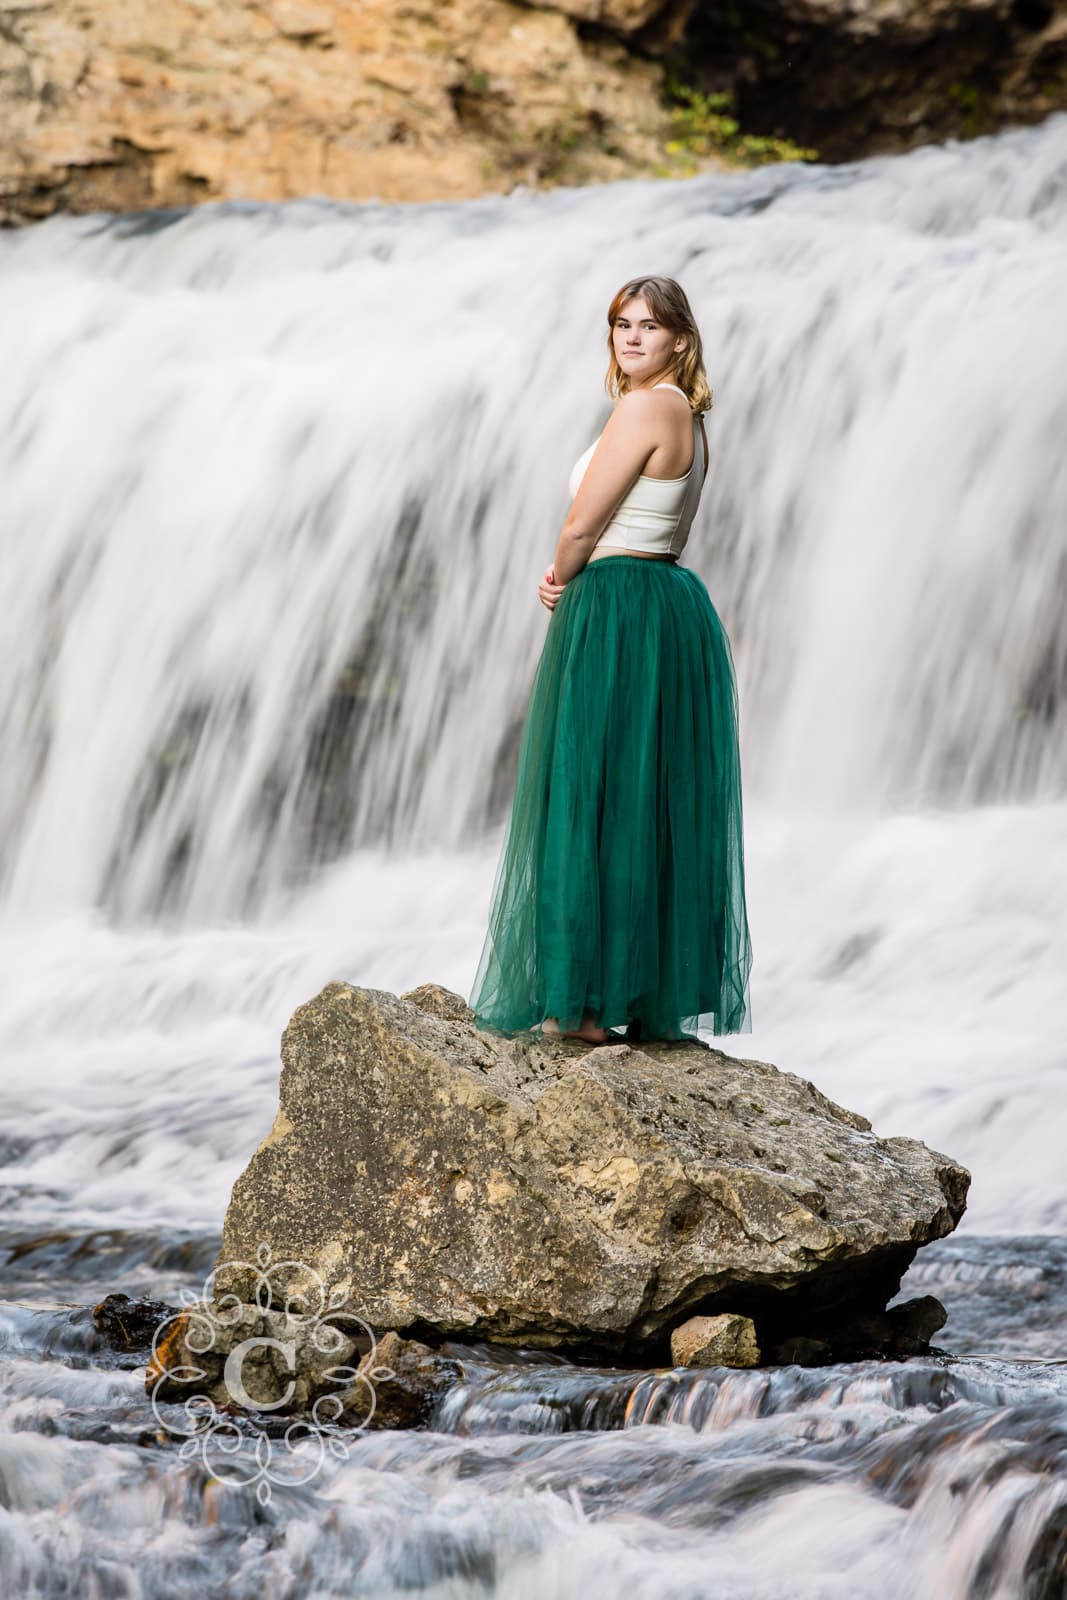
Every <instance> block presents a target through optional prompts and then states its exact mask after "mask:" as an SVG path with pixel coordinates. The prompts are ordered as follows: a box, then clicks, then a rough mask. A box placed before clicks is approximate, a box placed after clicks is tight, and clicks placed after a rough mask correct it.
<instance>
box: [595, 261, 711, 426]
mask: <svg viewBox="0 0 1067 1600" xmlns="http://www.w3.org/2000/svg"><path fill="white" fill-rule="evenodd" d="M635 295H643V296H644V298H645V299H646V300H647V301H648V306H649V310H650V311H651V312H652V315H653V316H654V317H655V319H656V321H657V322H659V323H662V325H663V326H664V327H665V328H669V329H670V330H671V332H672V333H674V334H684V336H685V338H686V340H687V341H688V342H687V344H686V347H685V349H684V350H682V351H680V352H679V353H678V354H677V355H676V356H675V358H674V381H675V383H677V385H678V387H679V389H684V390H685V393H686V396H687V397H688V400H689V404H690V407H691V408H692V410H693V411H695V412H697V413H698V414H699V413H701V412H704V411H710V410H711V407H712V404H713V400H712V390H711V388H710V386H709V384H708V375H707V373H706V372H705V371H704V347H703V345H702V343H701V340H700V329H699V328H698V327H697V325H696V318H695V317H694V316H693V309H692V307H691V306H690V304H689V301H688V299H687V298H686V293H685V290H684V289H683V288H682V286H681V284H680V283H677V282H676V281H675V280H674V278H660V277H651V278H631V279H630V281H629V282H628V283H624V284H623V286H622V288H621V289H620V290H619V291H618V293H617V294H615V295H614V296H613V297H612V301H611V304H610V306H609V307H608V371H607V376H606V377H605V379H604V387H605V389H606V390H607V391H608V394H609V395H610V396H611V398H612V399H613V400H618V399H619V397H620V396H621V395H624V394H628V393H629V392H630V379H629V375H628V374H627V373H625V372H623V370H622V368H621V367H620V366H619V363H618V361H617V360H616V358H615V344H614V340H613V339H612V331H613V329H614V327H615V318H616V317H617V316H618V315H619V314H620V312H621V311H622V308H623V306H624V305H625V304H626V302H627V301H628V300H632V299H633V298H634V297H635Z"/></svg>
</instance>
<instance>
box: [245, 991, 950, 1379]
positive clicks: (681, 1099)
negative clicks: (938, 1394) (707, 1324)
mask: <svg viewBox="0 0 1067 1600" xmlns="http://www.w3.org/2000/svg"><path fill="white" fill-rule="evenodd" d="M282 1062H283V1065H282V1074H281V1089H280V1106H279V1110H278V1113H277V1116H276V1119H275V1122H274V1126H273V1128H272V1129H271V1131H270V1133H269V1134H268V1135H267V1137H266V1138H265V1139H264V1140H263V1142H262V1144H261V1145H260V1146H259V1148H258V1149H257V1150H256V1152H255V1153H254V1155H253V1156H252V1159H251V1161H250V1162H249V1165H248V1167H247V1168H246V1170H245V1171H244V1172H243V1173H242V1175H241V1176H240V1177H239V1178H238V1180H237V1182H236V1184H235V1185H234V1189H233V1194H232V1198H231V1201H230V1205H229V1208H228V1210H227V1213H226V1219H225V1225H224V1233H223V1243H222V1249H221V1251H220V1253H219V1256H218V1259H217V1261H216V1266H215V1271H216V1279H215V1282H216V1291H217V1292H218V1293H227V1292H229V1293H233V1294H235V1295H236V1296H237V1297H238V1298H239V1299H241V1300H252V1299H254V1297H255V1289H256V1284H255V1278H256V1274H255V1272H254V1269H252V1268H250V1267H249V1266H248V1265H247V1263H250V1262H252V1261H253V1260H254V1259H256V1252H257V1250H260V1249H262V1248H269V1250H270V1252H272V1254H273V1258H274V1260H275V1262H276V1263H281V1262H286V1263H288V1265H287V1266H286V1268H285V1271H284V1272H283V1273H282V1275H281V1277H279V1276H278V1268H277V1267H275V1269H274V1274H275V1275H274V1278H273V1280H272V1281H273V1285H274V1289H273V1292H274V1293H275V1294H278V1293H279V1292H284V1293H285V1294H299V1293H304V1292H306V1291H307V1290H308V1288H309V1286H317V1292H318V1293H320V1294H321V1295H323V1296H324V1297H326V1298H327V1299H328V1300H329V1301H330V1303H331V1304H344V1305H345V1306H346V1307H347V1308H348V1309H349V1310H350V1311H351V1312H353V1313H355V1314H357V1315H358V1316H360V1317H362V1318H364V1319H366V1322H367V1323H368V1324H369V1325H370V1326H371V1327H373V1328H374V1329H375V1330H388V1329H393V1330H396V1331H400V1332H406V1333H407V1334H409V1335H410V1336H411V1337H413V1338H416V1339H425V1340H428V1341H429V1342H430V1343H434V1342H439V1341H440V1340H441V1339H443V1338H447V1337H458V1338H460V1339H485V1340H491V1341H496V1342H499V1343H504V1344H511V1345H525V1346H530V1347H535V1348H551V1349H557V1350H560V1351H562V1352H582V1353H587V1354H589V1355H590V1356H593V1357H608V1358H610V1359H617V1360H623V1361H629V1360H633V1361H643V1362H646V1363H647V1362H651V1363H654V1364H661V1365H666V1364H669V1362H670V1333H671V1330H672V1329H673V1328H675V1327H677V1326H678V1324H679V1323H680V1322H682V1321H684V1320H685V1319H686V1318H687V1317H689V1316H714V1315H717V1314H720V1313H723V1312H731V1313H736V1314H738V1315H742V1316H748V1317H751V1318H752V1319H753V1321H754V1323H755V1325H756V1330H757V1336H758V1342H759V1345H760V1347H761V1349H764V1350H772V1351H773V1350H776V1349H780V1348H781V1347H782V1345H783V1342H784V1341H786V1340H788V1339H794V1340H795V1339H797V1338H808V1339H810V1340H812V1341H814V1342H815V1344H820V1343H821V1344H822V1345H824V1346H825V1348H826V1349H827V1350H829V1351H830V1352H831V1353H832V1352H833V1351H834V1350H835V1349H837V1348H840V1347H843V1346H844V1345H847V1342H848V1339H850V1338H853V1331H850V1330H854V1329H855V1326H856V1324H857V1319H859V1320H861V1321H862V1319H864V1318H866V1319H869V1318H871V1317H875V1318H878V1317H889V1318H890V1319H892V1317H893V1316H894V1315H895V1313H894V1312H890V1313H887V1312H886V1311H885V1307H886V1305H887V1302H888V1301H889V1300H890V1299H891V1298H892V1297H893V1295H894V1294H895V1293H896V1291H897V1289H898V1288H899V1284H900V1279H901V1276H902V1274H903V1272H904V1271H905V1270H906V1268H907V1267H908V1265H909V1263H910V1262H911V1260H912V1258H913V1257H914V1255H915V1252H916V1251H917V1250H918V1248H919V1247H920V1246H921V1245H922V1244H924V1243H926V1242H927V1241H928V1240H932V1239H936V1238H938V1237H940V1236H942V1235H943V1234H946V1233H949V1232H950V1231H951V1230H952V1229H953V1228H954V1227H955V1226H956V1224H957V1222H958V1221H959V1218H960V1216H961V1214H962V1212H963V1209H964V1205H965V1199H966V1193H967V1188H968V1184H969V1175H968V1174H967V1172H966V1171H965V1170H964V1169H963V1168H961V1167H960V1166H959V1165H957V1164H956V1163H955V1162H953V1161H952V1160H951V1159H950V1158H949V1157H947V1156H943V1155H939V1154H938V1153H937V1152H935V1151H931V1150H929V1149H927V1148H926V1146H924V1145H922V1144H920V1143H918V1142H917V1141H916V1140H913V1139H907V1138H901V1137H894V1138H878V1137H877V1136H876V1135H875V1134H874V1133H873V1132H872V1131H871V1127H870V1124H869V1123H868V1122H867V1120H866V1119H865V1118H864V1117H862V1116H859V1115H857V1114H856V1113H854V1112H851V1111H847V1110H845V1109H844V1108H843V1107H841V1106H838V1105H835V1104H834V1103H833V1102H832V1101H830V1100H828V1099H827V1098H826V1096H825V1095H822V1094H820V1093H819V1091H818V1090H817V1089H816V1088H814V1086H813V1085H812V1084H810V1083H809V1082H807V1081H806V1080H805V1079H803V1078H800V1077H796V1076H794V1075H793V1074H791V1073H788V1072H780V1071H778V1070H777V1069H776V1068H775V1067H773V1066H770V1065H768V1064H767V1063H764V1062H760V1061H748V1060H743V1059H740V1058H737V1057H734V1056H731V1055H728V1054H725V1053H724V1052H722V1051H719V1050H714V1049H709V1048H707V1047H705V1046H703V1045H699V1044H694V1043H691V1042H689V1041H679V1042H676V1043H667V1042H662V1043H650V1044H645V1045H642V1046H640V1047H632V1046H629V1045H627V1044H625V1043H619V1044H605V1045H602V1046H598V1047H595V1048H590V1047H588V1046H586V1045H584V1044H582V1043H580V1042H578V1041H574V1040H568V1039H555V1040H553V1039H544V1040H532V1039H531V1038H530V1037H527V1038H525V1039H514V1040H513V1039H508V1038H506V1037H505V1036H503V1035H499V1034H493V1033H489V1032H485V1031H482V1030H479V1029H478V1028H477V1027H476V1026H475V1025H474V1023H473V1020H472V1018H471V1014H470V1012H469V1011H468V1010H467V1007H466V1006H465V1004H464V1002H463V1000H462V999H461V998H460V997H459V996H457V995H452V994H449V993H448V992H447V991H444V990H440V989H437V988H435V987H433V986H427V987H425V988H423V989H419V990H415V991H413V992H412V994H411V995H410V996H406V997H404V996H402V997H397V996H395V995H392V994H389V993H386V992H384V991H381V990H375V989H361V988H355V987H352V986H350V985H348V984H345V983H331V984H328V985H327V986H326V988H325V989H323V991H322V992H321V994H319V995H318V996H316V997H315V998H314V999H313V1000H311V1001H309V1002H308V1003H307V1004H306V1005H303V1006H301V1007H299V1009H298V1010H297V1011H296V1012H295V1013H294V1015H293V1017H292V1019H291V1021H290V1022H289V1025H288V1027H287V1028H286V1030H285V1033H284V1035H283V1039H282ZM316 1275H318V1276H316ZM886 1326H887V1327H890V1328H892V1327H893V1326H895V1324H893V1323H892V1321H890V1323H889V1324H886ZM772 1359H773V1356H772ZM785 1359H799V1358H798V1357H786V1358H785Z"/></svg>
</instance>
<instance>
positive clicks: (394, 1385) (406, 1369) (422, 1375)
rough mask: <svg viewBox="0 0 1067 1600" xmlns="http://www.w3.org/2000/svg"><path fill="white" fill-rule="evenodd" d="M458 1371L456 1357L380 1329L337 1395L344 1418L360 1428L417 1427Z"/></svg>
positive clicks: (459, 1374) (425, 1419) (457, 1374)
mask: <svg viewBox="0 0 1067 1600" xmlns="http://www.w3.org/2000/svg"><path fill="white" fill-rule="evenodd" d="M460 1376H461V1368H460V1364H459V1362H458V1361H453V1360H451V1359H450V1358H449V1357H447V1356H442V1355H440V1354H439V1353H438V1352H437V1351H436V1350H433V1349H431V1348H430V1346H429V1345H425V1344H420V1343H419V1342H418V1341H417V1340H415V1339H402V1338H401V1337H400V1335H399V1334H397V1333H387V1334H385V1335H384V1336H383V1337H382V1338H381V1339H380V1340H379V1341H378V1344H377V1347H376V1349H374V1350H373V1351H369V1352H368V1353H367V1354H366V1355H365V1356H364V1357H363V1360H362V1361H361V1362H360V1364H359V1369H358V1374H357V1382H356V1383H355V1384H353V1386H352V1388H351V1389H350V1390H349V1391H347V1393H346V1394H345V1395H344V1396H343V1398H342V1404H343V1407H344V1413H343V1414H344V1420H345V1421H346V1422H348V1423H351V1424H353V1425H355V1426H358V1427H366V1428H421V1427H424V1426H425V1425H426V1424H427V1423H428V1422H429V1420H430V1417H431V1415H432V1412H433V1408H434V1405H435V1404H436V1402H437V1400H438V1398H439V1396H440V1395H441V1394H443V1393H444V1392H445V1391H446V1390H447V1389H449V1388H450V1387H451V1386H452V1384H453V1383H455V1382H456V1381H457V1379H458V1378H459V1377H460Z"/></svg>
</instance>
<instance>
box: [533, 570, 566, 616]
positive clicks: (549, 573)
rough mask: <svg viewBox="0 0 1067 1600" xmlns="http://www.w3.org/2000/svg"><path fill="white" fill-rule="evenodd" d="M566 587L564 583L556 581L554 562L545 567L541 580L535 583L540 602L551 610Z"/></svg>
mask: <svg viewBox="0 0 1067 1600" xmlns="http://www.w3.org/2000/svg"><path fill="white" fill-rule="evenodd" d="M566 587H567V585H566V584H565V583H557V582H556V568H555V564H553V565H552V566H550V567H546V568H545V575H544V577H543V578H542V579H541V582H540V583H539V584H538V585H537V593H538V596H539V598H540V601H541V604H542V605H543V606H547V607H548V609H549V611H551V610H552V608H553V606H554V605H555V603H556V601H557V600H558V599H559V597H560V595H561V594H562V593H563V591H564V589H565V588H566Z"/></svg>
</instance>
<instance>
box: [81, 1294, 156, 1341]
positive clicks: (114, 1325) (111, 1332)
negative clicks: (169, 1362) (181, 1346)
mask: <svg viewBox="0 0 1067 1600" xmlns="http://www.w3.org/2000/svg"><path fill="white" fill-rule="evenodd" d="M175 1311H176V1308H175V1307H174V1306H171V1305H168V1304H167V1302H166V1301H165V1300H150V1299H148V1298H146V1297H144V1296H138V1297H137V1298H136V1299H131V1298H130V1296H129V1295H128V1294H109V1295H105V1296H104V1298H103V1300H101V1301H100V1302H99V1304H98V1305H95V1306H94V1307H93V1326H94V1328H95V1329H96V1331H97V1333H99V1334H100V1335H101V1336H102V1337H103V1338H104V1339H105V1340H106V1341H107V1343H108V1344H109V1345H110V1347H111V1349H112V1350H119V1351H122V1352H123V1354H127V1353H129V1352H136V1351H143V1350H147V1349H148V1348H149V1347H150V1346H151V1343H152V1338H153V1335H154V1334H155V1331H156V1329H157V1328H158V1327H159V1326H160V1324H161V1323H163V1322H165V1321H166V1320H167V1318H168V1317H172V1316H174V1315H175Z"/></svg>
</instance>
